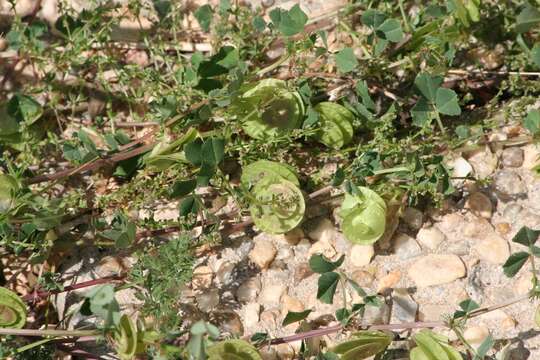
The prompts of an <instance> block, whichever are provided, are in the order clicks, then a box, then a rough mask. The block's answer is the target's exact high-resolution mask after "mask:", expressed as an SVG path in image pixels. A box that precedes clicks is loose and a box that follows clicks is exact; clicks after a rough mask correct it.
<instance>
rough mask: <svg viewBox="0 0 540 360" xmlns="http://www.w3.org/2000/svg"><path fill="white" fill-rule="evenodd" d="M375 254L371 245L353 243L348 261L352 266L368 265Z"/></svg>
mask: <svg viewBox="0 0 540 360" xmlns="http://www.w3.org/2000/svg"><path fill="white" fill-rule="evenodd" d="M374 255H375V249H374V248H373V245H353V246H352V247H351V249H350V252H349V262H350V264H351V265H352V266H354V267H363V266H366V265H369V263H370V262H371V259H372V258H373V256H374Z"/></svg>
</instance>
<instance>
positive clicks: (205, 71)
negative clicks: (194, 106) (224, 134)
mask: <svg viewBox="0 0 540 360" xmlns="http://www.w3.org/2000/svg"><path fill="white" fill-rule="evenodd" d="M239 61H240V54H239V53H238V49H236V48H235V47H233V46H223V47H221V48H220V49H219V51H218V52H217V54H215V55H212V56H211V57H210V58H209V59H206V60H204V61H201V63H200V64H199V67H198V69H197V73H198V74H199V76H200V77H201V78H210V77H214V76H219V75H224V74H227V73H229V71H230V70H231V69H234V68H235V67H236V66H238V63H239ZM203 109H204V107H203Z"/></svg>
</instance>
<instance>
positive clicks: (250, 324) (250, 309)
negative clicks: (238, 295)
mask: <svg viewBox="0 0 540 360" xmlns="http://www.w3.org/2000/svg"><path fill="white" fill-rule="evenodd" d="M243 310H244V326H245V327H246V328H248V329H251V328H254V327H256V326H257V324H258V323H259V315H260V313H261V304H258V303H249V304H247V305H246V306H244V309H243Z"/></svg>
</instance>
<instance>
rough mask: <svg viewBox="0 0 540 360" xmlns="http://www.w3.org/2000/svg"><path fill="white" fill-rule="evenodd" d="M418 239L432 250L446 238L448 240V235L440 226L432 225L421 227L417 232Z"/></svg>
mask: <svg viewBox="0 0 540 360" xmlns="http://www.w3.org/2000/svg"><path fill="white" fill-rule="evenodd" d="M416 240H417V241H418V242H419V243H420V245H422V246H424V247H426V248H428V249H430V250H435V249H436V248H437V247H439V245H440V244H441V243H442V242H443V241H444V240H446V236H445V235H444V234H443V232H442V231H441V230H439V228H437V227H435V226H432V227H428V228H422V229H420V230H419V231H418V234H416Z"/></svg>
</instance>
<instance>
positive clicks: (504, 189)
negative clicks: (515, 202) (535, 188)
mask: <svg viewBox="0 0 540 360" xmlns="http://www.w3.org/2000/svg"><path fill="white" fill-rule="evenodd" d="M493 187H494V189H495V192H496V193H497V195H499V196H500V197H501V199H502V200H509V199H510V198H512V197H515V196H519V195H523V194H525V193H526V192H527V188H526V186H525V184H524V183H523V181H522V179H521V177H520V176H519V175H518V174H516V173H515V172H513V171H510V170H500V171H498V172H497V173H496V174H495V179H494V181H493Z"/></svg>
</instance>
